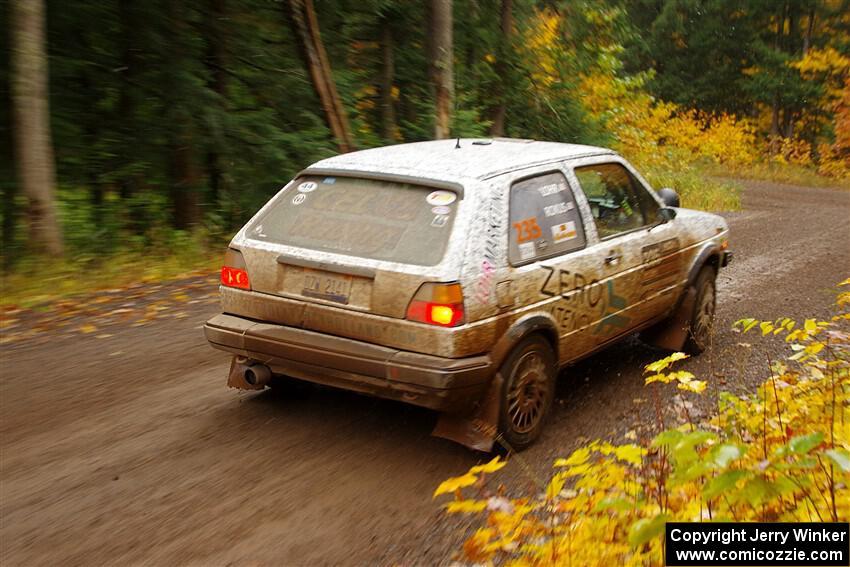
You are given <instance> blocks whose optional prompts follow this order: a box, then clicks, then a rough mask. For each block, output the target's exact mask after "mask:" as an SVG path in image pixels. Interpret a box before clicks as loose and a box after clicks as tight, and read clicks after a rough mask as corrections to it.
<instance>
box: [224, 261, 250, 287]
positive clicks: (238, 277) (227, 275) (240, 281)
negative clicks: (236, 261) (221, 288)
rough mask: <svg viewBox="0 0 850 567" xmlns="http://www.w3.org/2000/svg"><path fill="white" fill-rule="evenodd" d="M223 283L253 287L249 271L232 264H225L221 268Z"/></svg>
mask: <svg viewBox="0 0 850 567" xmlns="http://www.w3.org/2000/svg"><path fill="white" fill-rule="evenodd" d="M221 285H226V286H227V287H238V288H239V289H251V282H250V281H249V280H248V272H246V271H245V270H240V269H239V268H231V267H230V266H223V267H222V268H221Z"/></svg>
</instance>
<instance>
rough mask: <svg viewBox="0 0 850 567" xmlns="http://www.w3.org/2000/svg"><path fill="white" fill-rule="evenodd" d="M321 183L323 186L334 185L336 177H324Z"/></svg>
mask: <svg viewBox="0 0 850 567" xmlns="http://www.w3.org/2000/svg"><path fill="white" fill-rule="evenodd" d="M322 183H324V184H325V185H333V184H334V183H336V177H325V178H324V179H322Z"/></svg>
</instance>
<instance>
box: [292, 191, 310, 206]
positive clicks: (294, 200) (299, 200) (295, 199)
mask: <svg viewBox="0 0 850 567" xmlns="http://www.w3.org/2000/svg"><path fill="white" fill-rule="evenodd" d="M306 200H307V195H305V194H304V193H298V194H297V195H295V196H294V197H293V198H292V204H293V205H300V204H301V203H303V202H304V201H306Z"/></svg>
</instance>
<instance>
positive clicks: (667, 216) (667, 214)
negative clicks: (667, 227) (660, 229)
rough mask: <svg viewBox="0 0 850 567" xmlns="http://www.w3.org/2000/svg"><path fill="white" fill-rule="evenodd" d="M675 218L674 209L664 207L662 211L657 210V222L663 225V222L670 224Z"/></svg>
mask: <svg viewBox="0 0 850 567" xmlns="http://www.w3.org/2000/svg"><path fill="white" fill-rule="evenodd" d="M674 218H676V209H670V208H667V207H664V208H663V209H658V220H659V221H660V222H661V223H662V224H664V223H665V222H670V221H671V220H673V219H674Z"/></svg>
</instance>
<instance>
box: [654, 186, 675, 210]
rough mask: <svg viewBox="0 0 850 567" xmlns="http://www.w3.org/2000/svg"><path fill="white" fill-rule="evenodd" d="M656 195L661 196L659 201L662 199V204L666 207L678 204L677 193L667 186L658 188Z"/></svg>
mask: <svg viewBox="0 0 850 567" xmlns="http://www.w3.org/2000/svg"><path fill="white" fill-rule="evenodd" d="M658 196H659V197H661V201H663V202H664V204H665V205H666V206H668V207H678V206H679V194H678V193H676V192H675V191H673V190H672V189H670V188H669V187H664V188H663V189H659V190H658Z"/></svg>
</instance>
